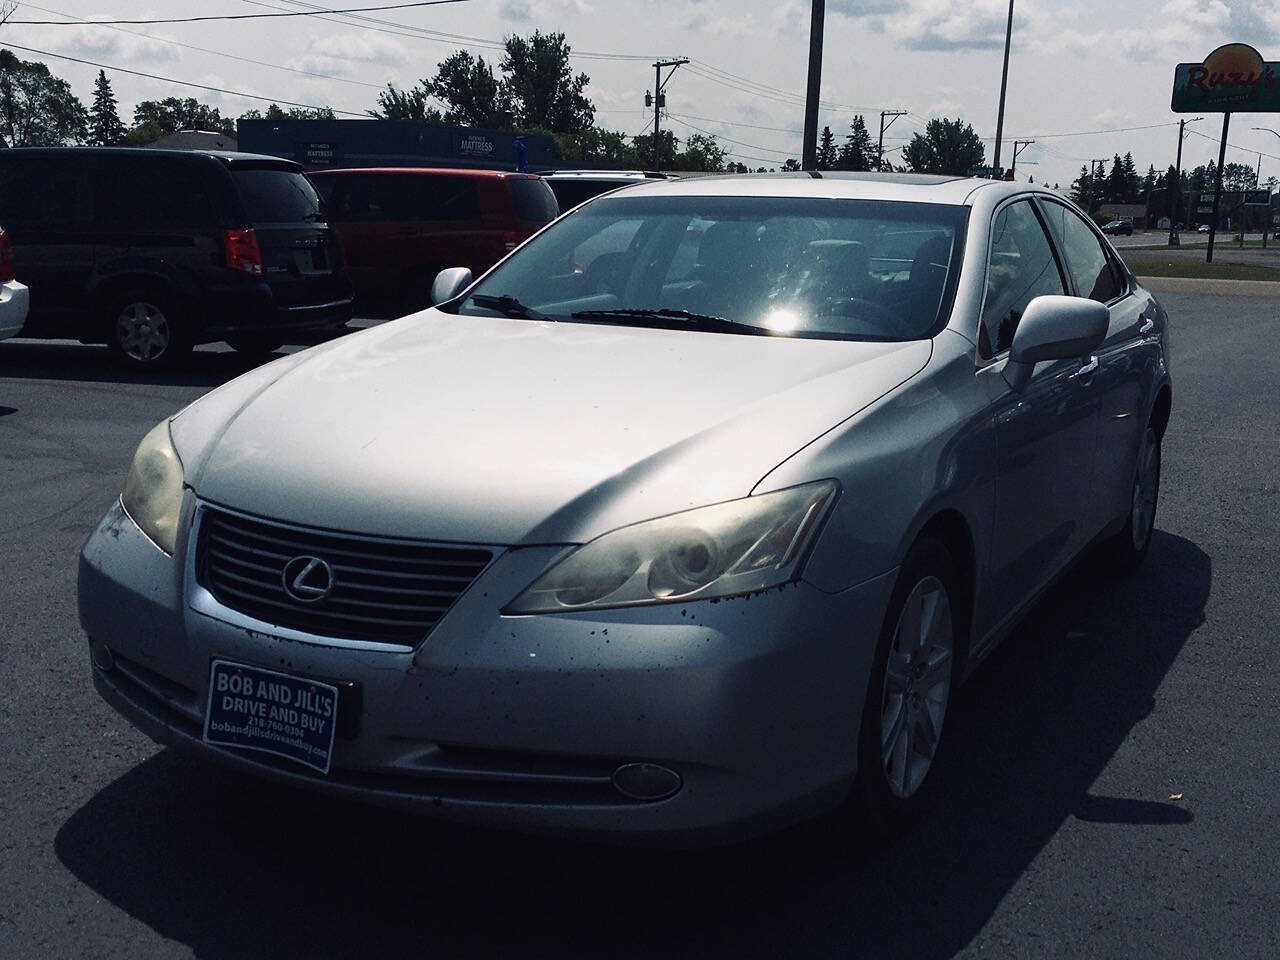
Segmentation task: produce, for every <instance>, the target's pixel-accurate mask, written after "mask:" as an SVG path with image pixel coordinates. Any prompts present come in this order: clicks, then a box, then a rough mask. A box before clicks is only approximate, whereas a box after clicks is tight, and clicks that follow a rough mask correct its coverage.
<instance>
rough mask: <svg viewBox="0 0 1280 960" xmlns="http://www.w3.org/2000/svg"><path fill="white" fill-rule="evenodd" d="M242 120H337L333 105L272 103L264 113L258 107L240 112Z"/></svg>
mask: <svg viewBox="0 0 1280 960" xmlns="http://www.w3.org/2000/svg"><path fill="white" fill-rule="evenodd" d="M240 119H241V120H336V119H337V116H336V115H335V114H334V112H333V107H290V108H289V109H288V110H285V109H283V108H282V107H281V106H280V105H279V104H275V103H273V104H271V105H270V106H268V107H267V110H266V112H265V113H264V112H263V111H261V110H258V109H257V108H256V107H255V108H254V109H252V110H246V111H245V112H244V113H242V114H240Z"/></svg>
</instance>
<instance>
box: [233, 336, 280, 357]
mask: <svg viewBox="0 0 1280 960" xmlns="http://www.w3.org/2000/svg"><path fill="white" fill-rule="evenodd" d="M226 342H227V346H229V347H230V348H231V349H232V350H234V351H235V352H236V353H246V354H249V355H250V356H255V357H265V356H267V355H268V354H271V353H275V352H276V351H277V350H279V349H280V348H281V347H283V346H284V341H283V340H280V339H278V338H276V337H272V336H267V335H264V334H260V333H237V334H234V335H232V336H230V337H227V341H226Z"/></svg>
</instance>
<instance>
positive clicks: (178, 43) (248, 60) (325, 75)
mask: <svg viewBox="0 0 1280 960" xmlns="http://www.w3.org/2000/svg"><path fill="white" fill-rule="evenodd" d="M23 6H26V7H30V8H31V9H32V10H39V11H41V12H43V13H52V14H56V15H57V16H60V17H70V18H71V20H72V21H73V22H76V23H80V24H84V25H86V26H95V27H96V26H105V27H106V28H107V29H108V30H114V31H116V32H117V33H124V34H128V35H129V36H133V37H142V38H143V39H145V40H154V41H156V42H157V43H167V44H170V45H172V46H175V47H183V48H185V49H187V50H195V51H197V52H199V53H208V54H211V55H213V56H215V57H225V58H227V59H228V60H237V61H239V62H240V63H252V64H255V65H257V66H259V67H270V68H271V69H273V70H285V71H287V72H289V73H296V74H300V75H301V76H304V77H314V78H316V79H318V80H336V81H338V82H339V83H350V84H354V85H356V86H360V87H371V88H372V89H374V90H381V89H382V84H380V83H367V82H366V81H364V80H352V79H351V78H349V77H337V76H333V75H332V74H328V73H316V72H314V71H311V70H299V69H297V68H296V67H286V66H284V65H283V64H279V63H268V62H267V61H265V60H254V59H253V58H252V57H242V56H239V55H238V54H234V53H227V52H226V51H224V50H211V49H209V48H208V47H197V46H195V45H194V44H191V43H183V42H182V41H181V40H171V39H170V38H168V37H157V36H155V35H154V34H150V33H143V32H141V31H140V30H125V29H124V28H123V27H116V26H112V25H111V24H107V23H103V22H102V21H100V20H85V19H83V18H81V17H76V16H74V15H72V14H70V13H64V12H63V11H61V10H51V9H49V8H47V7H38V6H36V5H35V4H34V3H27V2H26V0H24V2H23ZM328 56H337V57H338V59H343V60H346V59H351V58H349V57H342V56H340V55H335V54H328Z"/></svg>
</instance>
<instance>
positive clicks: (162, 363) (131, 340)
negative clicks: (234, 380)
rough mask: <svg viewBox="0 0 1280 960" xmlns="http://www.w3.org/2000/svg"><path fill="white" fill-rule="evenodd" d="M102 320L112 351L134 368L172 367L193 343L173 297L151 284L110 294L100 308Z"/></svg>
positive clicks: (188, 352) (187, 352)
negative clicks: (176, 308)
mask: <svg viewBox="0 0 1280 960" xmlns="http://www.w3.org/2000/svg"><path fill="white" fill-rule="evenodd" d="M103 323H104V326H105V327H106V334H107V345H108V347H110V349H111V352H112V354H113V355H114V356H115V357H116V358H117V359H118V360H119V361H120V362H122V363H124V364H125V365H126V366H129V367H133V368H134V369H135V370H161V369H164V368H166V367H169V366H172V365H173V364H175V363H177V362H178V361H180V360H182V359H183V358H185V357H186V356H187V355H188V354H190V353H191V349H192V347H193V346H194V342H193V339H192V336H191V331H190V328H189V327H188V326H187V324H186V323H184V322H183V321H182V320H180V319H179V318H178V316H177V311H176V310H175V306H174V301H173V298H172V297H170V296H169V295H168V294H167V293H165V292H164V291H163V290H160V289H157V288H154V287H135V288H131V289H128V290H124V291H121V292H120V293H118V294H116V295H114V296H112V297H111V298H110V299H108V300H107V302H106V306H105V307H104V309H103Z"/></svg>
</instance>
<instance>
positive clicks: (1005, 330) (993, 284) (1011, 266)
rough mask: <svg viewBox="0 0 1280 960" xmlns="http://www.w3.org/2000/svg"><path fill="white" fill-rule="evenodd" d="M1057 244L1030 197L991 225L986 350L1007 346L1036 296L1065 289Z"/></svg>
mask: <svg viewBox="0 0 1280 960" xmlns="http://www.w3.org/2000/svg"><path fill="white" fill-rule="evenodd" d="M1066 292H1067V290H1066V285H1065V284H1064V283H1063V281H1062V274H1061V272H1060V271H1059V270H1058V263H1057V260H1056V259H1054V256H1053V248H1052V247H1050V246H1049V238H1048V237H1047V236H1045V232H1044V226H1043V225H1042V224H1041V222H1040V218H1039V217H1038V216H1036V212H1035V210H1034V209H1033V208H1032V206H1031V201H1030V200H1020V201H1018V202H1017V203H1012V204H1010V205H1009V206H1007V207H1005V208H1004V209H1003V210H1001V211H1000V212H999V213H997V214H996V219H995V222H994V223H993V224H992V226H991V262H990V264H989V265H988V267H987V295H986V300H985V301H984V303H983V306H982V324H981V330H980V336H981V338H982V344H981V349H982V354H983V356H986V357H990V356H994V355H995V354H997V353H1003V352H1004V351H1006V350H1008V349H1009V347H1010V345H1011V344H1012V343H1013V334H1014V332H1015V331H1016V330H1017V329H1018V322H1019V321H1020V320H1021V319H1022V314H1023V313H1024V312H1025V311H1026V309H1027V304H1029V303H1030V302H1031V301H1032V300H1034V299H1035V298H1036V297H1041V296H1046V295H1051V294H1058V295H1062V294H1064V293H1066Z"/></svg>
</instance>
